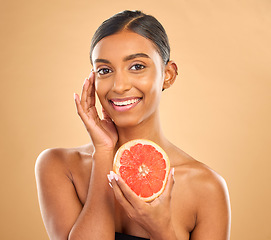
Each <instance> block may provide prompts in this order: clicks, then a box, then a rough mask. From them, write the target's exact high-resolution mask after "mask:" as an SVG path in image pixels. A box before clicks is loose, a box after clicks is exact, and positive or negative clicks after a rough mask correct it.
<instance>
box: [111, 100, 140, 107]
mask: <svg viewBox="0 0 271 240" xmlns="http://www.w3.org/2000/svg"><path fill="white" fill-rule="evenodd" d="M139 100H140V98H137V99H131V100H127V101H123V102H114V101H112V102H113V103H114V105H117V106H126V105H129V104H133V103H136V102H138V101H139Z"/></svg>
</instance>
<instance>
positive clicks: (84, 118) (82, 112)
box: [74, 93, 88, 126]
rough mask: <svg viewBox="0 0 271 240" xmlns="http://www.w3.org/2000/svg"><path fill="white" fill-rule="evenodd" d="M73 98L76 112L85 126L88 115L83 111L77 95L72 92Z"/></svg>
mask: <svg viewBox="0 0 271 240" xmlns="http://www.w3.org/2000/svg"><path fill="white" fill-rule="evenodd" d="M74 100H75V105H76V110H77V113H78V115H79V116H80V118H81V119H82V121H83V123H84V124H85V126H87V121H88V117H87V115H86V113H85V112H84V109H83V108H82V106H81V103H80V99H79V96H78V94H76V93H74Z"/></svg>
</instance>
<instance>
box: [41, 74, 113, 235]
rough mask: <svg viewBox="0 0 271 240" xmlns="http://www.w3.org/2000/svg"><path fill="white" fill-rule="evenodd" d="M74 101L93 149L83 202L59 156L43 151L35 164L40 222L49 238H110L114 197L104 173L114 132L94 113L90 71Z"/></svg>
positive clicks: (107, 121) (109, 123) (109, 165)
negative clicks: (87, 184) (84, 200)
mask: <svg viewBox="0 0 271 240" xmlns="http://www.w3.org/2000/svg"><path fill="white" fill-rule="evenodd" d="M75 102H76V107H77V111H78V114H79V116H80V117H81V119H82V121H83V123H84V125H85V127H86V129H87V131H88V132H89V135H90V137H91V140H92V143H93V146H94V149H95V151H94V154H93V156H92V160H93V161H92V170H91V177H90V182H89V189H88V194H87V198H86V202H85V204H84V206H82V205H81V203H80V201H79V199H78V197H77V193H76V190H75V187H74V186H73V182H72V179H71V176H70V173H69V170H68V169H67V168H66V167H65V164H64V163H63V156H57V154H55V150H50V151H46V152H44V153H43V154H41V155H40V156H39V158H38V161H37V164H36V177H37V186H38V193H39V200H40V206H41V211H42V215H43V219H44V223H45V226H46V229H47V232H48V234H49V236H50V239H53V240H54V239H56V240H58V239H59V240H62V239H63V240H64V239H71V240H73V239H76V240H81V239H83V240H87V239H114V236H115V235H114V234H115V226H114V215H113V213H114V198H113V193H112V192H111V191H108V188H109V185H108V182H107V176H106V174H107V173H108V172H109V171H110V170H111V168H112V162H113V150H114V147H115V144H116V142H117V139H118V135H117V131H116V129H115V126H114V124H113V122H112V121H111V120H110V119H109V118H108V116H107V115H106V114H105V113H104V114H105V116H104V119H102V120H101V119H100V118H99V116H98V114H97V111H96V108H95V89H94V74H93V73H92V74H91V75H90V78H89V79H86V81H85V83H84V86H83V90H82V95H81V99H79V96H78V95H77V94H76V95H75Z"/></svg>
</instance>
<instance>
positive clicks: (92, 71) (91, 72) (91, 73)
mask: <svg viewBox="0 0 271 240" xmlns="http://www.w3.org/2000/svg"><path fill="white" fill-rule="evenodd" d="M93 74H94V70H93V69H91V71H90V74H89V76H88V78H91V77H92V76H93Z"/></svg>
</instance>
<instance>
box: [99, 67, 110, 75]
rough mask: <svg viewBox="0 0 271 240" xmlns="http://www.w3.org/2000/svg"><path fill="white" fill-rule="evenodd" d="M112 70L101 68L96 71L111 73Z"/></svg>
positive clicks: (101, 73)
mask: <svg viewBox="0 0 271 240" xmlns="http://www.w3.org/2000/svg"><path fill="white" fill-rule="evenodd" d="M111 72H112V71H111V70H110V69H109V68H101V69H99V70H98V71H97V73H99V74H100V75H105V74H108V73H111Z"/></svg>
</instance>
